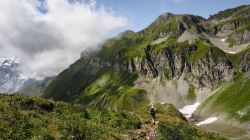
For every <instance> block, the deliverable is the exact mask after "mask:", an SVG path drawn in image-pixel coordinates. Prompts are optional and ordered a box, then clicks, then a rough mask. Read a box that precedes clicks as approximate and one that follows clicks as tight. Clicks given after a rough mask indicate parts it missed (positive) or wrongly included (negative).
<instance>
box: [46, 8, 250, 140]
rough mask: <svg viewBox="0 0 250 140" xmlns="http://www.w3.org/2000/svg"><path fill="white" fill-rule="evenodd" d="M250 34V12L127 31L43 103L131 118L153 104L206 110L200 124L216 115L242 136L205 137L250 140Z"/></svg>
mask: <svg viewBox="0 0 250 140" xmlns="http://www.w3.org/2000/svg"><path fill="white" fill-rule="evenodd" d="M249 27H250V6H248V5H246V6H240V7H237V8H234V9H228V10H225V11H221V12H219V13H218V14H215V15H212V16H211V17H210V18H209V19H205V18H202V17H200V16H195V15H189V14H183V15H176V14H172V13H165V14H162V15H161V16H159V17H158V18H157V19H156V20H155V21H154V22H153V23H152V24H150V25H149V26H148V27H147V28H145V29H143V30H141V31H139V32H133V31H125V32H123V33H120V34H119V35H118V36H117V37H114V38H111V39H108V40H107V41H106V42H105V43H104V44H103V45H102V46H101V47H100V48H99V49H98V50H92V51H89V52H85V53H82V57H81V59H79V60H78V61H76V62H75V63H74V64H72V65H71V66H70V67H69V68H67V69H66V70H64V71H63V72H62V73H60V74H59V75H58V76H57V77H56V78H55V79H54V80H53V81H52V82H51V83H50V84H49V85H48V87H47V88H46V89H45V91H44V94H43V95H42V96H43V97H44V98H49V99H50V98H51V99H55V100H62V101H67V102H74V103H81V104H83V105H85V106H88V107H94V108H106V109H114V110H127V111H134V110H140V109H142V108H143V107H144V106H147V105H148V104H152V103H171V104H173V105H174V106H176V107H177V108H182V107H184V106H186V105H190V104H194V103H196V102H199V103H201V105H200V106H199V107H198V110H197V111H196V112H195V113H194V114H193V117H192V118H191V120H192V121H194V122H195V121H202V120H203V119H205V118H209V117H213V116H212V115H215V116H216V117H218V118H219V119H218V121H217V122H220V123H223V125H224V126H228V127H232V128H235V129H237V130H240V131H241V132H240V133H238V132H237V133H236V132H231V131H229V130H225V129H226V127H224V128H225V129H224V130H223V129H220V128H219V127H218V125H217V126H213V127H212V126H209V125H204V128H205V129H209V130H210V131H216V132H219V133H223V134H225V135H228V136H229V137H242V138H246V137H248V138H249V137H250V136H249V130H250V129H249V126H250V125H249V121H250V117H249V116H250V115H249V114H250V111H249V110H250V109H249V107H250V104H249V99H250V98H249V97H250V94H249V88H248V87H249V85H248V82H249V78H250V76H249V69H250V63H249V62H250V61H249V60H250V28H249ZM232 120H233V122H234V123H231V122H232ZM214 124H216V123H214ZM223 125H221V126H223ZM206 126H207V127H206ZM221 126H220V127H221ZM220 130H221V131H220ZM232 133H234V134H235V135H233V136H232V135H230V134H232ZM238 134H239V135H238Z"/></svg>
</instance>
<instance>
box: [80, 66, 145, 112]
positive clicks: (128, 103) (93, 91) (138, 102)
mask: <svg viewBox="0 0 250 140" xmlns="http://www.w3.org/2000/svg"><path fill="white" fill-rule="evenodd" d="M136 79H137V74H136V73H127V72H116V71H110V72H107V73H105V74H104V75H102V76H101V77H99V78H98V79H97V80H96V81H94V82H93V83H92V84H90V85H89V86H88V87H86V89H85V90H84V91H83V92H82V93H81V94H80V96H78V97H77V98H76V102H79V103H83V104H85V105H88V106H91V107H102V108H110V109H118V110H124V109H125V110H135V109H138V108H140V106H144V105H145V104H148V100H147V98H146V96H147V93H146V91H144V90H141V89H137V88H135V87H134V86H133V82H134V81H135V80H136Z"/></svg>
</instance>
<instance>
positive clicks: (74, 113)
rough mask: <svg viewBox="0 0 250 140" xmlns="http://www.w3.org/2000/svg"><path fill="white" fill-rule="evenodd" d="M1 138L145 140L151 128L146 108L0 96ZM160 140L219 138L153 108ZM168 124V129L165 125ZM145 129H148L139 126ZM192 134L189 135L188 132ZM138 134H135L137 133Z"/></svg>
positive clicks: (167, 109) (173, 112)
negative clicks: (108, 107) (119, 108)
mask: <svg viewBox="0 0 250 140" xmlns="http://www.w3.org/2000/svg"><path fill="white" fill-rule="evenodd" d="M0 104H1V106H0V137H1V138H2V139H48V140H54V139H86V140H96V139H128V138H129V139H130V138H131V139H134V138H137V137H140V138H141V139H145V137H146V133H147V131H148V130H149V129H151V128H153V126H152V125H151V123H150V116H149V114H148V107H147V106H143V108H142V109H140V110H137V111H135V112H130V113H128V112H126V111H118V112H117V111H109V110H105V109H98V110H97V109H92V108H86V106H82V105H79V104H68V103H64V102H55V101H52V100H45V99H42V98H38V97H27V96H8V95H2V94H0ZM156 108H157V121H159V129H157V133H159V139H160V138H162V137H163V136H166V134H168V135H167V137H165V139H169V140H171V139H174V138H175V135H181V136H182V137H183V138H185V139H186V138H195V137H199V138H203V139H213V138H220V137H219V136H218V135H216V134H214V133H206V132H204V131H203V130H200V129H199V128H197V127H194V126H192V125H190V124H189V123H188V122H187V120H186V119H185V118H184V117H183V115H182V114H181V113H180V112H179V111H178V110H177V109H176V108H175V107H174V106H173V105H171V104H164V105H160V104H156ZM166 124H167V125H166ZM145 125H147V126H148V128H143V127H142V126H145ZM190 130H192V131H190ZM139 131H140V132H141V133H137V132H139Z"/></svg>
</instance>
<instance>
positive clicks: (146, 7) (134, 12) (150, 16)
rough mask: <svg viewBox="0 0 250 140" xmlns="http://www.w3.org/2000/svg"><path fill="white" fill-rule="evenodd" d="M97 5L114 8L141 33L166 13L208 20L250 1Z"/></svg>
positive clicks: (129, 0) (119, 0)
mask: <svg viewBox="0 0 250 140" xmlns="http://www.w3.org/2000/svg"><path fill="white" fill-rule="evenodd" d="M97 4H98V5H99V6H100V5H104V6H105V7H110V8H112V9H113V10H114V11H115V13H116V14H118V15H122V16H124V17H126V18H127V19H128V20H129V22H130V27H129V28H130V29H131V30H134V31H139V30H141V29H143V28H145V27H146V26H148V25H149V24H150V23H151V22H152V21H154V19H155V18H156V17H157V16H159V15H160V14H162V13H165V12H172V13H176V14H194V15H200V16H203V17H205V18H208V17H209V15H211V14H215V13H217V12H219V11H221V10H225V9H227V8H233V7H236V6H240V5H248V4H250V0H97Z"/></svg>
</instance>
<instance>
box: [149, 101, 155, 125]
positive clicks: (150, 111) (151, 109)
mask: <svg viewBox="0 0 250 140" xmlns="http://www.w3.org/2000/svg"><path fill="white" fill-rule="evenodd" d="M149 114H150V115H151V117H152V120H153V124H155V114H156V109H155V107H154V104H152V106H151V107H150V109H149Z"/></svg>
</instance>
